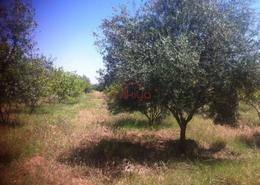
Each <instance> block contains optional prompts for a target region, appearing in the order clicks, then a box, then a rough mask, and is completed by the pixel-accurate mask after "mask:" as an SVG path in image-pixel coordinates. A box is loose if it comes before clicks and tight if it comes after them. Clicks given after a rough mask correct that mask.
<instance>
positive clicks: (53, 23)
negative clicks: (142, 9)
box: [32, 0, 260, 83]
mask: <svg viewBox="0 0 260 185" xmlns="http://www.w3.org/2000/svg"><path fill="white" fill-rule="evenodd" d="M143 2H144V0H96V1H93V0H77V1H73V0H55V1H53V0H44V1H42V0H32V5H33V8H34V9H35V20H36V22H37V24H38V27H37V29H36V32H35V40H36V42H37V47H38V48H39V52H40V53H43V54H44V55H47V56H52V57H53V58H55V59H56V60H55V62H54V65H56V66H57V67H63V68H64V69H65V70H68V71H76V72H77V73H78V74H80V75H82V74H85V75H87V76H88V77H89V78H90V80H91V82H92V83H96V82H97V80H96V76H97V74H96V71H97V70H98V69H99V68H102V67H103V64H102V57H101V55H100V54H99V53H98V50H97V48H96V47H95V46H94V42H95V38H94V37H93V32H95V31H97V30H98V26H99V25H100V24H101V22H102V20H103V19H104V18H106V17H108V16H112V14H113V7H118V6H120V5H123V4H126V5H127V7H128V8H129V9H130V10H131V11H134V10H136V9H137V8H138V6H139V5H140V4H141V3H143ZM254 8H255V9H257V11H258V12H260V0H257V1H255V3H254Z"/></svg>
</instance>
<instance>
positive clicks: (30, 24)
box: [0, 0, 35, 122]
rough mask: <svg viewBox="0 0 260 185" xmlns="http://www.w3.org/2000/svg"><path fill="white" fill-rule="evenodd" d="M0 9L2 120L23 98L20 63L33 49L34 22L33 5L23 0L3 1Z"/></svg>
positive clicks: (0, 103)
mask: <svg viewBox="0 0 260 185" xmlns="http://www.w3.org/2000/svg"><path fill="white" fill-rule="evenodd" d="M0 12H1V16H0V32H1V34H0V121H1V122H6V121H8V120H9V112H10V109H11V108H12V106H13V104H14V103H17V102H19V101H20V98H21V97H20V94H21V91H20V90H21V89H22V87H21V85H23V84H21V83H20V75H19V74H20V72H21V70H20V69H19V67H20V66H21V65H23V64H22V63H23V59H24V57H25V56H26V55H27V56H28V55H29V54H30V53H31V51H32V48H33V44H34V43H33V41H32V39H31V32H32V31H33V29H34V27H35V22H34V20H33V11H32V8H31V7H30V6H29V5H28V4H26V3H25V2H24V1H21V0H15V1H9V2H6V1H1V2H0Z"/></svg>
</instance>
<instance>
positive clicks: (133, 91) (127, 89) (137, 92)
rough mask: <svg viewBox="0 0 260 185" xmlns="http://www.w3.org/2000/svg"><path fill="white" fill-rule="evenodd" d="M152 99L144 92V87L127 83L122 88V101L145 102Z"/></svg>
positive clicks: (148, 93) (149, 94)
mask: <svg viewBox="0 0 260 185" xmlns="http://www.w3.org/2000/svg"><path fill="white" fill-rule="evenodd" d="M151 98H152V96H151V93H150V92H147V91H145V90H144V86H143V85H142V84H140V83H128V84H125V85H124V87H123V93H122V94H121V99H123V100H129V99H132V100H139V101H145V100H150V99H151Z"/></svg>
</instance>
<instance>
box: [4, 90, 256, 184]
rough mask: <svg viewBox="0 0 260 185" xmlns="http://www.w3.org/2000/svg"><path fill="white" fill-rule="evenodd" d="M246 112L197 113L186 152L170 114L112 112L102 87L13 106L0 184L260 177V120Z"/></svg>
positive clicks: (200, 181)
mask: <svg viewBox="0 0 260 185" xmlns="http://www.w3.org/2000/svg"><path fill="white" fill-rule="evenodd" d="M246 112H249V113H246ZM246 112H242V114H241V122H242V123H243V124H241V125H242V126H241V127H239V128H229V127H223V126H216V125H214V124H213V123H212V121H211V120H208V119H205V118H202V117H200V116H197V117H195V118H194V119H193V120H192V122H191V123H190V124H189V127H188V130H187V136H188V138H189V139H194V140H195V141H196V142H194V141H192V140H190V142H189V143H190V144H189V145H190V147H189V148H190V151H188V152H187V155H186V156H184V155H181V154H180V153H179V151H178V147H177V139H178V137H179V129H178V126H177V124H176V122H175V121H174V119H173V118H172V117H168V118H167V119H166V120H165V121H164V122H163V124H162V125H160V126H156V127H153V128H151V127H149V126H147V125H146V122H145V119H144V117H143V116H142V115H140V114H137V113H134V114H120V115H111V114H110V113H109V112H108V111H107V107H106V103H105V97H104V95H103V94H102V93H99V92H93V93H91V94H88V95H85V96H83V97H82V98H81V100H80V101H79V102H78V103H76V104H73V105H71V104H70V105H66V104H64V105H53V106H45V107H41V108H39V109H38V110H37V112H36V113H35V114H33V115H28V114H27V113H26V112H24V113H17V114H19V115H18V116H19V118H20V119H21V120H22V121H23V122H24V123H25V124H24V125H23V126H21V127H17V128H9V127H3V128H0V134H1V138H0V144H1V150H0V159H1V160H0V170H1V174H0V179H1V180H0V183H2V184H6V185H8V184H22V185H23V184H39V185H40V184H41V185H42V184H43V185H45V184H46V185H47V184H48V185H49V184H65V185H66V184H68V185H70V184H72V185H73V184H75V185H80V184H91V185H92V184H149V185H150V184H260V181H259V179H260V173H259V171H260V154H259V140H260V139H259V133H260V127H259V126H257V125H255V123H254V124H251V123H250V124H248V122H250V120H255V118H252V117H253V115H254V113H252V110H248V109H247V110H246ZM243 115H250V116H249V117H250V119H248V120H247V121H245V120H246V119H247V118H248V117H247V116H245V117H243Z"/></svg>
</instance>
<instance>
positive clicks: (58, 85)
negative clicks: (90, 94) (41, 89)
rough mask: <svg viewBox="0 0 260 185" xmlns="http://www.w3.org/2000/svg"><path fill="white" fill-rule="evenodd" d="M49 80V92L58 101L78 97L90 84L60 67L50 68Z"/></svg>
mask: <svg viewBox="0 0 260 185" xmlns="http://www.w3.org/2000/svg"><path fill="white" fill-rule="evenodd" d="M50 76H51V77H50V82H49V88H50V89H49V93H50V95H51V96H54V97H56V98H57V99H58V101H63V100H68V99H69V98H75V97H78V96H79V95H80V94H81V93H82V92H84V91H85V89H88V88H89V87H90V84H89V83H88V82H87V81H85V80H84V79H83V78H82V77H81V76H79V75H77V74H76V73H73V72H65V71H64V70H63V69H62V68H58V69H55V68H54V69H52V70H51V75H50Z"/></svg>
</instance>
